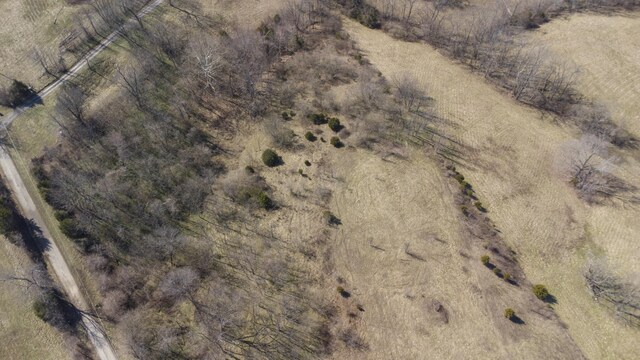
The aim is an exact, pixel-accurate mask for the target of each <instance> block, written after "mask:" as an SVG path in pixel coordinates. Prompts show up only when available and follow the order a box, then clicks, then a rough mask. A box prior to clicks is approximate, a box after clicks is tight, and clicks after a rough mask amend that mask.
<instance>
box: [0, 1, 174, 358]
mask: <svg viewBox="0 0 640 360" xmlns="http://www.w3.org/2000/svg"><path fill="white" fill-rule="evenodd" d="M163 1H164V0H153V1H151V2H150V3H149V4H148V5H146V6H145V7H144V8H142V10H141V11H140V12H139V13H138V17H139V18H141V17H143V16H145V15H147V14H148V13H150V12H151V11H152V10H154V9H155V8H156V7H158V6H159V5H160V4H161V3H162V2H163ZM123 26H127V24H125V25H123ZM121 30H122V27H121V28H118V29H116V30H115V31H114V32H113V33H111V34H110V35H109V36H107V37H106V38H105V39H104V40H103V41H102V42H101V43H100V44H98V45H97V46H96V47H95V48H93V49H92V50H91V51H90V52H89V53H87V54H86V55H85V56H84V57H83V58H82V59H80V61H78V62H77V63H76V64H75V65H74V66H73V67H72V68H71V69H70V70H69V71H68V72H67V73H66V74H64V75H63V76H62V77H60V78H59V79H58V80H56V81H55V82H53V83H51V84H50V85H48V86H47V87H45V88H44V89H42V90H41V91H40V92H39V93H38V96H37V97H34V98H33V99H31V100H29V101H27V102H26V103H25V104H24V105H22V106H20V107H18V108H17V109H15V110H14V111H13V112H11V113H9V114H7V115H6V116H4V117H3V118H2V120H1V121H0V125H2V127H4V128H6V126H8V125H9V124H11V123H12V122H13V121H14V120H16V119H17V118H18V116H20V114H22V113H23V112H24V111H25V110H27V109H29V108H31V107H32V106H34V105H35V104H36V103H37V102H38V100H41V99H43V98H45V97H46V96H47V95H49V94H51V93H52V92H53V91H54V90H56V89H57V88H58V87H59V86H60V85H62V84H64V83H65V82H66V81H67V80H69V79H71V78H72V77H74V76H75V75H76V74H77V73H78V72H79V71H80V70H82V69H83V68H84V67H85V66H86V65H87V63H88V62H89V61H91V60H92V59H93V58H95V57H96V56H97V55H98V54H99V53H100V52H102V51H103V50H104V49H106V48H107V47H108V46H109V45H110V44H112V43H113V42H114V41H115V40H116V39H117V38H118V37H119V36H120V31H121ZM2 145H3V146H0V169H1V170H2V173H3V175H4V177H5V179H7V182H8V186H9V188H10V189H11V190H12V191H13V194H14V196H15V198H16V200H17V202H18V205H19V206H20V209H21V210H22V214H23V216H24V217H25V218H27V219H31V220H32V221H33V222H34V223H35V224H36V225H37V226H38V227H39V228H40V231H41V232H42V236H43V237H44V238H46V239H47V240H49V244H48V249H47V250H46V251H45V256H46V257H47V260H48V262H49V265H50V267H51V268H52V269H53V271H54V272H55V277H56V278H57V280H58V281H59V283H60V284H61V285H62V288H63V289H64V291H65V293H66V294H67V296H68V297H69V300H70V301H71V302H72V303H73V304H74V305H75V306H76V307H77V308H78V309H79V310H81V311H82V312H83V313H84V315H83V317H82V322H83V325H84V327H85V328H86V330H87V335H88V337H89V339H90V340H91V343H92V344H93V346H94V348H95V351H96V353H97V355H98V357H99V358H100V359H101V360H116V359H117V357H116V354H115V351H114V350H113V347H112V346H111V344H110V343H109V340H108V338H107V336H106V334H105V332H104V330H103V329H102V327H101V326H100V324H99V323H98V322H97V321H96V319H95V318H93V317H92V316H90V315H88V314H89V313H91V312H92V311H91V308H90V307H89V304H88V303H87V300H86V299H85V298H84V297H83V295H82V292H81V291H80V288H79V287H78V283H77V282H76V280H75V279H74V277H73V274H72V272H71V270H70V269H69V266H68V265H67V262H66V261H65V259H64V257H63V255H62V253H61V252H60V249H59V248H58V246H57V245H56V242H55V239H54V238H53V237H52V236H51V232H50V231H49V229H48V228H47V224H46V223H45V221H44V219H43V217H42V215H41V214H40V213H39V212H38V208H37V207H36V205H35V203H34V201H33V198H32V197H31V194H29V192H28V190H27V188H26V187H25V184H24V182H23V180H22V178H21V177H20V173H19V172H18V170H17V169H16V166H15V163H14V162H13V159H11V157H10V156H9V153H8V152H7V151H6V149H5V148H4V144H2ZM34 196H40V195H39V194H35V195H34Z"/></svg>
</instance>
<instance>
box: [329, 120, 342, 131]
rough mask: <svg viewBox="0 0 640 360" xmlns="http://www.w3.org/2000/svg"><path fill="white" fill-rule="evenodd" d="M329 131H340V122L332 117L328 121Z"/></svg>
mask: <svg viewBox="0 0 640 360" xmlns="http://www.w3.org/2000/svg"><path fill="white" fill-rule="evenodd" d="M329 129H331V130H332V131H333V132H338V131H340V130H342V125H340V120H339V119H338V118H334V117H332V118H331V119H329Z"/></svg>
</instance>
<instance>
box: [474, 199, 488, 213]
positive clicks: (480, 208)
mask: <svg viewBox="0 0 640 360" xmlns="http://www.w3.org/2000/svg"><path fill="white" fill-rule="evenodd" d="M473 205H475V207H476V209H478V210H480V211H482V212H485V211H486V210H487V209H485V208H484V206H482V203H481V202H480V201H476V202H474V203H473Z"/></svg>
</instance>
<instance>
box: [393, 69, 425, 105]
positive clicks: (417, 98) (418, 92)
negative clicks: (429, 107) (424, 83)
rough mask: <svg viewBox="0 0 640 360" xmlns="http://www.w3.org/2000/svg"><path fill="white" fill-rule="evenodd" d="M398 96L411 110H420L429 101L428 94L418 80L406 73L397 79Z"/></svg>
mask: <svg viewBox="0 0 640 360" xmlns="http://www.w3.org/2000/svg"><path fill="white" fill-rule="evenodd" d="M395 86H396V98H397V99H398V101H399V102H400V103H401V104H402V105H404V107H405V108H406V109H407V110H408V111H410V112H418V111H420V108H421V107H422V106H424V105H425V103H426V101H427V94H426V93H425V91H424V90H423V88H422V87H421V86H420V84H419V83H418V81H417V80H416V79H415V78H413V77H411V76H410V75H408V74H404V75H402V76H401V77H399V78H398V79H397V80H396V81H395Z"/></svg>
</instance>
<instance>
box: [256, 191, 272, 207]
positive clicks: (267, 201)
mask: <svg viewBox="0 0 640 360" xmlns="http://www.w3.org/2000/svg"><path fill="white" fill-rule="evenodd" d="M256 201H257V202H258V205H259V206H260V207H261V208H263V209H266V210H270V209H273V200H271V198H270V197H269V196H268V195H267V193H265V192H264V191H260V192H259V193H258V196H256Z"/></svg>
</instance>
